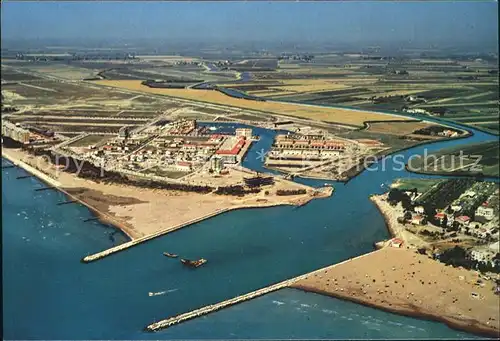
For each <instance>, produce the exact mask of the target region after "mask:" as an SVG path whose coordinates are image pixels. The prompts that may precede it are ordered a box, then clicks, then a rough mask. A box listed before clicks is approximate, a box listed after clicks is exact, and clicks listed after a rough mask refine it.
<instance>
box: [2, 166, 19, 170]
mask: <svg viewBox="0 0 500 341" xmlns="http://www.w3.org/2000/svg"><path fill="white" fill-rule="evenodd" d="M14 167H16V166H15V165H7V166H2V169H8V168H14Z"/></svg>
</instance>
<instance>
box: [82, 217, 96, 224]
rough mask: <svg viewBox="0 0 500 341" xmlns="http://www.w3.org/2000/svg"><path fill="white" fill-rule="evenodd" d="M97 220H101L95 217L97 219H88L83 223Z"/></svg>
mask: <svg viewBox="0 0 500 341" xmlns="http://www.w3.org/2000/svg"><path fill="white" fill-rule="evenodd" d="M95 220H99V218H97V217H95V218H87V219H85V220H84V221H83V222H84V223H86V222H87V221H95Z"/></svg>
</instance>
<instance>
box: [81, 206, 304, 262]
mask: <svg viewBox="0 0 500 341" xmlns="http://www.w3.org/2000/svg"><path fill="white" fill-rule="evenodd" d="M282 205H293V204H290V203H271V204H266V203H264V204H255V205H252V204H250V205H239V206H234V207H230V208H224V209H218V210H217V211H215V212H212V213H210V214H207V215H204V216H202V217H198V218H195V219H191V220H189V221H186V222H184V223H182V224H178V225H175V226H172V227H168V228H165V229H163V230H160V231H157V232H155V233H152V234H148V235H146V236H144V237H139V238H137V239H133V240H131V241H129V242H126V243H123V244H120V245H117V246H115V247H112V248H110V249H107V250H104V251H101V252H98V253H95V254H92V255H88V256H86V257H84V258H82V260H81V261H82V262H83V263H90V262H94V261H96V260H99V259H101V258H104V257H107V256H109V255H112V254H114V253H117V252H120V251H124V250H126V249H129V248H131V247H133V246H136V245H138V244H141V243H144V242H146V241H149V240H152V239H155V238H158V237H161V236H163V235H166V234H168V233H171V232H174V231H177V230H179V229H181V228H183V227H187V226H190V225H193V224H196V223H198V222H200V221H203V220H205V219H209V218H212V217H215V216H216V215H219V214H222V213H225V212H229V211H233V210H238V209H249V208H262V207H273V206H282ZM300 205H304V203H300Z"/></svg>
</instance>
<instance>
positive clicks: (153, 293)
mask: <svg viewBox="0 0 500 341" xmlns="http://www.w3.org/2000/svg"><path fill="white" fill-rule="evenodd" d="M165 293H166V291H158V292H149V293H148V295H149V296H150V297H151V296H158V295H164V294H165Z"/></svg>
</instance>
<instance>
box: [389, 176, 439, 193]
mask: <svg viewBox="0 0 500 341" xmlns="http://www.w3.org/2000/svg"><path fill="white" fill-rule="evenodd" d="M441 181H443V180H441V179H411V178H401V179H396V180H395V181H394V182H393V184H392V185H393V186H395V187H397V188H399V189H413V188H416V189H417V190H418V192H419V193H425V192H427V191H428V190H429V189H430V188H431V187H432V186H434V185H436V184H438V183H440V182H441Z"/></svg>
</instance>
